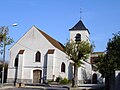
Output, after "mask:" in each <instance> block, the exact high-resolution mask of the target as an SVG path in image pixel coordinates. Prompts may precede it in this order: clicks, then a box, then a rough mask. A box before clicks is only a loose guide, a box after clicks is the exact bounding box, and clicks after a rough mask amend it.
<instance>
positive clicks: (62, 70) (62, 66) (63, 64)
mask: <svg viewBox="0 0 120 90" xmlns="http://www.w3.org/2000/svg"><path fill="white" fill-rule="evenodd" d="M61 72H65V63H63V62H62V64H61Z"/></svg>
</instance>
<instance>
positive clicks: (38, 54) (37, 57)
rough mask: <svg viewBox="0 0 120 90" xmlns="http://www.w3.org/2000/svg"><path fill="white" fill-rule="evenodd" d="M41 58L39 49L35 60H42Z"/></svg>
mask: <svg viewBox="0 0 120 90" xmlns="http://www.w3.org/2000/svg"><path fill="white" fill-rule="evenodd" d="M40 59H41V53H40V52H39V51H37V53H36V55H35V62H40Z"/></svg>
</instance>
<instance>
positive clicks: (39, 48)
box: [7, 20, 92, 83]
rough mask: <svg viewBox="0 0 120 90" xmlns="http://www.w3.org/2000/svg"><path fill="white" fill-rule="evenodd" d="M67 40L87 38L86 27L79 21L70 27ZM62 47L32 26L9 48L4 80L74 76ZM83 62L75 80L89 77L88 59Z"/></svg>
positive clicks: (27, 80) (12, 81)
mask: <svg viewBox="0 0 120 90" xmlns="http://www.w3.org/2000/svg"><path fill="white" fill-rule="evenodd" d="M69 31H70V40H75V37H76V36H77V35H78V36H80V38H81V40H84V41H88V42H90V40H89V34H90V32H89V30H88V29H87V28H86V27H85V26H84V24H83V22H82V21H81V20H80V21H79V22H78V23H77V24H75V26H74V27H72V28H71V29H70V30H69ZM63 50H64V46H63V45H62V44H61V43H60V42H58V41H57V40H55V39H54V38H52V37H51V36H49V35H48V34H46V33H45V32H43V31H42V30H40V29H38V28H37V27H36V26H32V27H31V28H30V30H28V32H27V33H25V34H24V35H23V36H22V37H21V38H20V39H19V40H18V41H17V42H16V43H15V44H14V45H13V46H12V47H11V49H10V61H9V67H8V76H7V82H8V83H14V82H18V83H19V82H21V83H42V82H44V80H53V81H55V79H56V78H57V77H62V78H67V79H69V80H71V79H72V78H73V67H72V64H71V61H70V60H68V58H67V55H66V54H65V53H64V51H63ZM82 62H83V63H84V64H83V65H82V66H81V67H80V68H79V69H78V80H79V82H80V83H84V82H83V81H85V80H91V79H92V67H91V64H90V58H88V59H87V60H85V61H82Z"/></svg>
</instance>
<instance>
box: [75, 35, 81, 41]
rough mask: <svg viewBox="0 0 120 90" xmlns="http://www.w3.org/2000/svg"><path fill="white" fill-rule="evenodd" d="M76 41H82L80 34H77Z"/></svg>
mask: <svg viewBox="0 0 120 90" xmlns="http://www.w3.org/2000/svg"><path fill="white" fill-rule="evenodd" d="M75 41H76V42H77V41H81V35H80V34H79V33H78V34H76V36H75Z"/></svg>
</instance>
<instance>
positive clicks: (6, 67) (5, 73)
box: [0, 60, 8, 83]
mask: <svg viewBox="0 0 120 90" xmlns="http://www.w3.org/2000/svg"><path fill="white" fill-rule="evenodd" d="M0 63H1V64H0V78H1V79H2V73H1V72H2V68H3V64H2V60H0ZM4 68H5V72H4V82H6V79H7V70H8V62H5V64H4ZM0 83H1V81H0Z"/></svg>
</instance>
